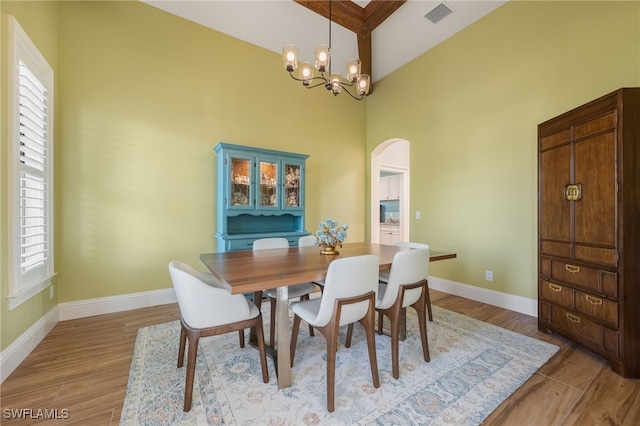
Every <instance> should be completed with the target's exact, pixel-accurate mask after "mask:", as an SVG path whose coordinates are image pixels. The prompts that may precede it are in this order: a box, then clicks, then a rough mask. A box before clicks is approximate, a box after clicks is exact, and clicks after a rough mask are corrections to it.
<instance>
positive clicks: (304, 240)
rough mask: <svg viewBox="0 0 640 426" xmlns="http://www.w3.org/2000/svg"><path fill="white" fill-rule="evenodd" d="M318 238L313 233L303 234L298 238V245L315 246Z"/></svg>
mask: <svg viewBox="0 0 640 426" xmlns="http://www.w3.org/2000/svg"><path fill="white" fill-rule="evenodd" d="M317 243H318V239H317V238H316V236H315V235H305V236H304V237H300V238H298V247H309V246H317V245H318V244H317Z"/></svg>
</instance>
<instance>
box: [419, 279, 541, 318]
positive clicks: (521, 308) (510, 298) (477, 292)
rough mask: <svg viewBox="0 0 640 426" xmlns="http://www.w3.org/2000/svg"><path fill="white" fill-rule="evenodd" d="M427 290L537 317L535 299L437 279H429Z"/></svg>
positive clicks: (536, 302)
mask: <svg viewBox="0 0 640 426" xmlns="http://www.w3.org/2000/svg"><path fill="white" fill-rule="evenodd" d="M429 288H431V289H433V290H438V291H442V292H443V293H447V294H453V295H455V296H460V297H464V298H466V299H471V300H475V301H477V302H482V303H487V304H489V305H493V306H497V307H499V308H504V309H509V310H510V311H515V312H520V313H521V314H525V315H530V316H532V317H537V316H538V301H537V300H535V299H527V298H526V297H521V296H514V295H513V294H507V293H501V292H499V291H495V290H489V289H486V288H482V287H476V286H472V285H469V284H462V283H459V282H456V281H449V280H445V279H443V278H438V277H429Z"/></svg>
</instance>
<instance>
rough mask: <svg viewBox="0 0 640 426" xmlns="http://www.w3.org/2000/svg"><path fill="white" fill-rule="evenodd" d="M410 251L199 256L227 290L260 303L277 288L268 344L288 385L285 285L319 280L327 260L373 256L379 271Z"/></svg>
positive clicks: (380, 247)
mask: <svg viewBox="0 0 640 426" xmlns="http://www.w3.org/2000/svg"><path fill="white" fill-rule="evenodd" d="M404 250H410V249H408V248H405V247H397V246H391V245H384V244H375V243H365V242H362V243H346V244H343V246H342V247H341V248H339V249H338V251H339V254H336V255H322V254H320V248H319V247H315V246H309V247H289V248H282V249H266V250H256V251H253V250H245V251H233V252H220V253H203V254H201V255H200V260H201V261H202V263H204V264H205V266H206V267H207V268H208V269H209V271H211V273H212V274H213V275H214V276H215V277H216V278H217V279H218V280H219V281H220V282H221V283H222V284H223V285H224V286H225V287H226V288H227V289H228V290H229V292H231V294H246V293H253V294H254V302H255V303H256V305H257V306H258V307H260V304H261V301H262V291H263V290H267V289H276V325H277V331H276V333H277V336H278V339H277V343H276V348H270V347H268V349H269V350H268V352H269V354H270V355H271V356H272V357H273V358H274V361H275V363H276V371H277V376H278V388H279V389H283V388H287V387H289V386H291V357H290V352H289V346H290V344H291V332H290V330H289V304H288V303H289V297H288V288H287V286H289V285H294V284H301V283H306V282H314V281H321V280H324V279H325V278H326V275H327V268H328V267H329V264H330V263H331V262H332V261H333V260H335V259H340V258H344V257H351V256H360V255H365V254H374V255H376V256H377V257H378V259H379V262H380V269H384V268H388V267H390V266H391V263H392V262H393V257H394V256H395V254H396V253H398V252H400V251H404ZM430 254H431V261H436V260H444V259H453V258H455V257H456V254H455V253H449V252H440V251H434V250H432V251H431V252H430Z"/></svg>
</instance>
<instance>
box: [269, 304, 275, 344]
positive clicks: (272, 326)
mask: <svg viewBox="0 0 640 426" xmlns="http://www.w3.org/2000/svg"><path fill="white" fill-rule="evenodd" d="M269 301H270V303H271V314H270V315H271V324H269V346H271V347H272V348H275V347H276V299H274V298H272V297H270V298H269Z"/></svg>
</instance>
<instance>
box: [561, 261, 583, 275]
mask: <svg viewBox="0 0 640 426" xmlns="http://www.w3.org/2000/svg"><path fill="white" fill-rule="evenodd" d="M564 267H565V269H566V270H567V271H569V272H571V273H572V274H575V273H576V272H580V267H579V266H575V265H569V264H568V263H567V264H566V265H564Z"/></svg>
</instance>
